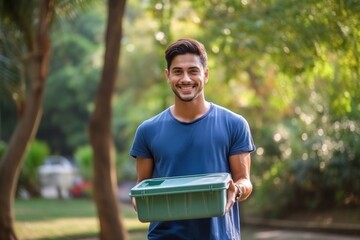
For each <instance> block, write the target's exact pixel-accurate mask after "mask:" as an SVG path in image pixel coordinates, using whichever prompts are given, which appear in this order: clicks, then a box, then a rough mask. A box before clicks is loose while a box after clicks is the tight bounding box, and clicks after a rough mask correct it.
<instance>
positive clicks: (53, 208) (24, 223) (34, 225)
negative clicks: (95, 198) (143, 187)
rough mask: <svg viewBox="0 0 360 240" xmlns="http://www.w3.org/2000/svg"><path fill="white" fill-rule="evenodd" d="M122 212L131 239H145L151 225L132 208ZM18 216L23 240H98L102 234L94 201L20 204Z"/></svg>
mask: <svg viewBox="0 0 360 240" xmlns="http://www.w3.org/2000/svg"><path fill="white" fill-rule="evenodd" d="M120 209H121V213H122V215H123V216H124V220H125V227H126V229H127V231H128V232H129V233H130V239H131V240H140V239H145V231H146V229H147V227H148V224H144V223H141V222H140V221H139V220H138V219H137V216H136V213H135V211H134V210H133V208H132V207H131V206H130V205H128V204H121V205H120ZM15 216H16V221H15V228H16V233H17V235H18V237H19V239H22V240H35V239H36V240H40V239H41V240H44V239H82V238H83V239H85V238H86V237H93V239H96V235H97V233H98V231H99V227H98V221H97V217H96V209H95V205H94V203H93V202H92V201H91V200H90V199H76V200H55V199H54V200H47V199H29V200H16V201H15ZM87 239H89V238H87Z"/></svg>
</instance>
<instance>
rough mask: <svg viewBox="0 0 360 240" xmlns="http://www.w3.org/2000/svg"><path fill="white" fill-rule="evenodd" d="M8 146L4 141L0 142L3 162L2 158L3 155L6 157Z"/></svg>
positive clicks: (0, 155)
mask: <svg viewBox="0 0 360 240" xmlns="http://www.w3.org/2000/svg"><path fill="white" fill-rule="evenodd" d="M6 146H7V144H6V143H5V142H3V141H0V161H1V159H2V158H1V157H2V155H4V152H5V149H6Z"/></svg>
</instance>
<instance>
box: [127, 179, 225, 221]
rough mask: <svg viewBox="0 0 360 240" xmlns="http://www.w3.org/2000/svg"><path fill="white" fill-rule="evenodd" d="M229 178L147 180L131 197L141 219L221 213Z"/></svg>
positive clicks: (156, 219) (163, 219)
mask: <svg viewBox="0 0 360 240" xmlns="http://www.w3.org/2000/svg"><path fill="white" fill-rule="evenodd" d="M230 179H231V177H230V174H229V173H212V174H200V175H188V176H179V177H164V178H152V179H146V180H143V181H142V182H140V183H138V184H137V185H136V186H135V187H133V188H132V189H131V191H130V196H131V197H134V198H135V200H136V206H137V212H138V218H139V220H140V221H141V222H151V221H169V220H181V219H195V218H206V217H214V216H222V215H224V214H225V205H226V198H227V194H226V191H227V188H228V185H229V181H230Z"/></svg>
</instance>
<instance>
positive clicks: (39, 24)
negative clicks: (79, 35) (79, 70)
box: [0, 0, 81, 240]
mask: <svg viewBox="0 0 360 240" xmlns="http://www.w3.org/2000/svg"><path fill="white" fill-rule="evenodd" d="M80 2H81V1H80ZM80 2H79V1H71V0H69V1H62V2H61V3H58V4H57V8H56V10H57V12H56V13H57V14H58V15H61V14H66V13H69V11H72V9H73V7H72V6H73V5H74V4H77V5H79V3H80ZM54 4H55V2H54V1H52V0H42V1H40V2H38V1H23V0H18V1H0V18H1V34H0V37H1V47H0V49H1V50H2V51H1V58H0V59H1V61H0V66H1V68H2V69H1V74H2V75H1V79H2V81H3V82H4V84H3V85H2V86H5V90H6V92H8V93H9V95H10V96H11V98H12V99H13V100H14V102H15V105H16V109H17V113H18V122H17V125H16V128H15V130H14V132H13V134H12V136H11V139H10V142H9V144H8V147H7V149H6V151H5V153H4V155H3V156H2V160H1V162H0V203H1V204H0V239H4V240H6V239H17V237H16V234H15V231H14V227H13V199H14V195H15V189H16V183H17V181H18V178H19V173H20V170H21V167H22V164H23V159H24V155H25V153H26V150H27V147H28V145H29V143H30V142H31V140H32V139H33V137H34V135H35V134H36V131H37V129H38V124H39V122H40V119H41V116H42V103H43V96H44V87H45V81H46V76H47V71H48V64H49V59H50V52H51V49H50V42H51V41H50V34H49V30H50V25H51V22H52V20H53V14H54ZM5 32H6V36H5Z"/></svg>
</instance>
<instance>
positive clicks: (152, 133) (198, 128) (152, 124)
mask: <svg viewBox="0 0 360 240" xmlns="http://www.w3.org/2000/svg"><path fill="white" fill-rule="evenodd" d="M254 150H255V145H254V143H253V139H252V136H251V132H250V129H249V125H248V123H247V121H246V120H245V119H244V118H243V117H242V116H240V115H238V114H236V113H234V112H231V111H230V110H228V109H225V108H223V107H221V106H218V105H216V104H213V103H211V107H210V110H209V111H208V112H207V113H206V114H204V115H203V116H202V117H201V118H198V119H196V120H195V121H193V122H190V123H184V122H181V121H178V120H177V119H175V118H174V117H173V115H172V114H171V111H170V108H168V109H166V110H165V111H163V112H161V113H160V114H158V115H156V116H154V117H152V118H150V119H148V120H146V121H144V122H143V123H142V124H141V125H140V126H139V127H138V129H137V131H136V134H135V138H134V142H133V146H132V148H131V150H130V155H131V156H133V157H146V158H152V159H153V161H154V170H153V177H170V176H181V175H192V174H205V173H216V172H228V173H230V167H229V162H228V160H229V156H231V155H234V154H238V153H242V152H252V151H254ZM238 210H239V209H238V204H234V206H233V208H232V209H231V211H229V212H228V213H226V214H225V215H224V216H221V217H212V218H203V219H191V220H181V221H164V222H152V223H150V227H149V233H148V238H149V239H156V240H159V239H174V240H177V239H179V240H180V239H194V240H198V239H209V240H210V239H213V240H227V239H229V240H230V239H231V240H233V239H236V240H238V239H240V224H239V222H240V219H239V214H238Z"/></svg>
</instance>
